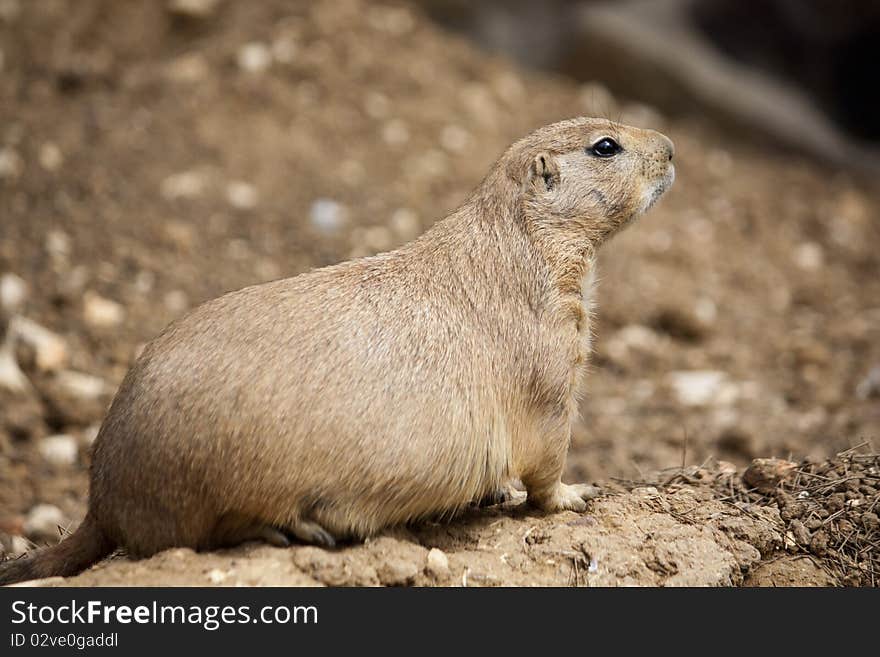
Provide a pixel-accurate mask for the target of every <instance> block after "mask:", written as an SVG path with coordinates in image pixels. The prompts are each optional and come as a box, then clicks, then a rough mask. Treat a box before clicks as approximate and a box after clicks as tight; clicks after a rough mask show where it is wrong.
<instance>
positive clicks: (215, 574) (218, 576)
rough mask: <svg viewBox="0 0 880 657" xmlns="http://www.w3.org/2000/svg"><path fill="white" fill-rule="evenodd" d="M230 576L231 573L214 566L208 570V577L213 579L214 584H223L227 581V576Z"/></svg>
mask: <svg viewBox="0 0 880 657" xmlns="http://www.w3.org/2000/svg"><path fill="white" fill-rule="evenodd" d="M228 576H229V573H225V572H223V571H222V570H220V569H219V568H212V569H211V570H209V571H208V579H209V580H211V582H212V583H213V584H221V583H223V582H224V581H226V578H227V577H228Z"/></svg>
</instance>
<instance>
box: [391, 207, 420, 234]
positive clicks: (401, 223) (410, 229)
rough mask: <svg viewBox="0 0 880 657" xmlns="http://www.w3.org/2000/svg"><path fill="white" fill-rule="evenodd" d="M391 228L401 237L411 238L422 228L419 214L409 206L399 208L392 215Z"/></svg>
mask: <svg viewBox="0 0 880 657" xmlns="http://www.w3.org/2000/svg"><path fill="white" fill-rule="evenodd" d="M391 228H392V229H394V232H395V233H397V234H398V236H399V237H400V238H401V239H404V240H411V239H413V238H414V237H416V236H418V234H419V232H421V230H422V226H421V223H420V222H419V215H417V214H416V213H415V211H413V210H410V209H409V208H398V209H397V210H395V211H394V213H393V214H392V215H391Z"/></svg>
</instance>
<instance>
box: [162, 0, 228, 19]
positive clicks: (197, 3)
mask: <svg viewBox="0 0 880 657" xmlns="http://www.w3.org/2000/svg"><path fill="white" fill-rule="evenodd" d="M218 4H219V0H168V4H167V5H166V7H167V8H168V11H169V12H170V13H172V14H177V15H178V16H183V17H186V18H198V19H205V18H210V17H211V16H212V15H213V14H214V11H215V10H216V9H217V5H218Z"/></svg>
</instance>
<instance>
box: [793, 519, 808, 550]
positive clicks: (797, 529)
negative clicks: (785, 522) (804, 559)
mask: <svg viewBox="0 0 880 657" xmlns="http://www.w3.org/2000/svg"><path fill="white" fill-rule="evenodd" d="M789 529H790V530H791V533H792V534H793V535H794V539H795V541H797V544H798V545H809V544H810V540H812V536H811V535H810V532H809V530H808V529H807V528H806V526H805V525H804V523H802V522H801V521H800V520H792V521H791V524H790V525H789Z"/></svg>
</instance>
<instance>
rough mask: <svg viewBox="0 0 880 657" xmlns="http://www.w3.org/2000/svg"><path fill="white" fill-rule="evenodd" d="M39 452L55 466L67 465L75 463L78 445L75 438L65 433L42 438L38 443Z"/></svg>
mask: <svg viewBox="0 0 880 657" xmlns="http://www.w3.org/2000/svg"><path fill="white" fill-rule="evenodd" d="M39 450H40V454H41V455H42V456H43V458H44V459H46V461H48V462H49V463H51V464H52V465H55V466H69V465H73V464H74V463H76V460H77V457H78V456H79V447H77V444H76V439H75V438H74V437H73V436H68V435H67V434H59V435H57V436H49V437H47V438H43V439H42V440H41V441H40V444H39Z"/></svg>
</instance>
